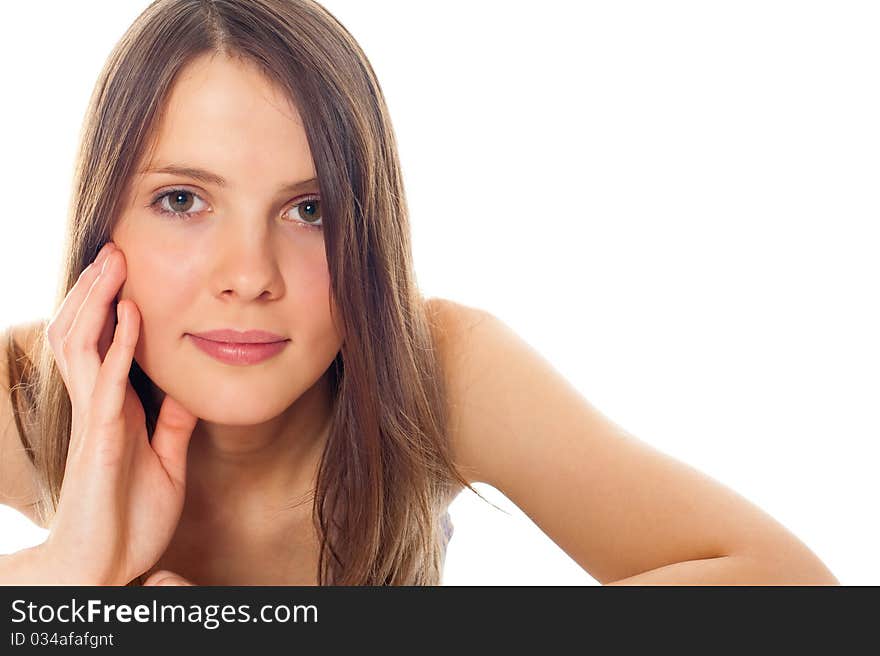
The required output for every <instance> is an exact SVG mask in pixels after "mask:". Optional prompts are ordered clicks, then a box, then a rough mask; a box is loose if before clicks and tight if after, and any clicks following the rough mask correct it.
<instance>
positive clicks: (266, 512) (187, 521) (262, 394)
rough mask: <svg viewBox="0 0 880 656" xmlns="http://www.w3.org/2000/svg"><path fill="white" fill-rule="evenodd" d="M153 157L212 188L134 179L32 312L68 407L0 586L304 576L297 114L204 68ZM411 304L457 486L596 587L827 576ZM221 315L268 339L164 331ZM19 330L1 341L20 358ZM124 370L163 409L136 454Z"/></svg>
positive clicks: (461, 329) (302, 232) (501, 354)
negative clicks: (234, 355) (44, 519)
mask: <svg viewBox="0 0 880 656" xmlns="http://www.w3.org/2000/svg"><path fill="white" fill-rule="evenodd" d="M154 145H155V148H154V149H152V151H151V154H152V159H151V160H150V162H144V163H142V165H141V166H139V167H138V169H139V171H147V170H148V169H150V168H152V167H153V165H157V164H167V163H186V164H188V165H191V166H197V167H199V168H202V169H207V170H209V171H213V172H214V173H218V174H220V175H221V176H222V177H223V178H224V179H225V180H224V181H225V183H226V184H225V185H221V184H218V183H217V181H214V182H211V181H209V180H204V179H195V178H193V177H192V176H187V175H182V174H177V173H175V174H169V173H161V174H159V173H147V172H145V173H143V174H142V175H139V176H138V177H137V178H136V179H135V180H134V181H133V183H132V188H131V190H130V197H129V198H128V199H127V203H126V204H125V210H124V212H123V214H122V216H121V217H120V220H119V221H118V222H117V223H116V224H115V226H114V231H113V233H112V235H111V238H112V242H113V245H111V246H110V247H108V249H107V250H105V251H103V252H102V254H101V256H99V257H106V258H108V259H106V260H102V262H99V263H98V264H96V265H93V266H91V267H89V269H87V270H86V271H84V272H83V274H82V276H81V277H80V279H79V280H78V282H77V284H76V286H75V287H74V288H73V289H72V290H71V292H70V294H68V297H67V298H66V299H65V302H64V304H63V305H62V308H60V310H59V313H58V315H57V316H56V317H55V318H54V319H53V321H52V322H51V324H50V326H49V328H48V331H47V336H48V338H49V340H50V343H51V344H52V348H53V351H54V353H55V357H56V360H57V361H58V363H59V368H61V369H62V371H64V379H65V384H66V385H67V388H68V391H69V393H70V395H71V401H72V404H73V407H74V417H75V426H74V430H73V432H72V434H71V451H70V456H69V458H68V463H67V467H68V469H67V473H66V476H65V482H64V487H63V489H62V501H61V505H60V507H59V510H58V514H57V516H56V518H55V521H54V522H53V524H52V525H51V527H47V528H49V529H50V534H49V539H48V540H47V541H46V542H45V543H44V544H43V545H39V547H37V548H34V549H32V550H28V551H27V553H24V552H22V553H21V555H20V556H19V555H18V554H13V555H11V556H7V557H5V560H4V558H0V581H3V582H9V581H12V580H13V579H14V578H15V577H16V576H17V577H19V579H18V581H19V582H21V580H20V579H21V578H23V577H24V576H25V574H23V573H27V572H33V573H34V574H33V576H32V578H33V579H34V580H36V579H38V578H40V577H42V578H43V579H44V580H48V581H51V582H58V583H115V584H121V583H125V582H127V581H128V580H130V579H131V578H134V577H135V576H137V575H139V574H141V573H144V572H146V573H147V574H148V579H147V582H148V583H149V584H151V585H153V584H155V585H192V584H198V585H236V584H238V585H248V584H275V585H285V584H309V583H312V584H314V583H315V581H314V570H315V562H316V544H317V543H316V536H315V535H314V534H313V533H311V532H310V531H311V529H310V522H309V516H310V512H311V508H310V507H308V505H302V506H300V507H298V508H296V509H293V510H287V509H285V505H286V504H288V503H289V501H290V499H291V498H292V497H296V496H297V495H298V494H299V493H302V492H306V491H307V490H308V487H309V485H310V483H311V481H312V480H313V476H314V474H315V473H316V467H317V460H318V456H319V455H320V453H321V448H322V445H323V440H324V439H325V438H326V429H327V423H326V419H327V416H328V414H327V413H328V408H329V399H328V397H327V394H326V388H325V387H324V386H323V384H322V381H323V377H322V373H323V372H324V371H325V370H326V367H327V366H328V365H329V364H330V362H331V361H332V358H333V357H334V356H335V354H336V352H337V351H338V349H339V346H340V345H341V343H342V336H341V335H340V334H339V333H338V331H337V328H336V325H335V323H334V322H333V320H332V312H331V305H330V294H329V274H328V270H327V262H326V259H325V256H324V243H323V238H322V237H321V234H320V232H318V231H312V229H311V228H302V227H301V226H300V225H298V224H297V223H291V221H294V222H295V221H297V218H298V217H297V214H296V210H292V209H291V208H292V207H293V205H292V204H293V203H295V202H298V201H297V199H298V198H300V197H301V194H302V193H306V192H307V191H319V190H318V189H317V188H312V189H300V190H299V191H297V192H296V193H282V192H281V188H282V187H283V186H285V184H286V183H288V182H295V181H305V180H308V179H309V178H310V177H313V175H314V171H315V170H314V163H313V161H312V160H311V153H310V152H309V150H308V144H307V141H306V139H305V134H304V131H303V129H302V126H301V123H300V122H299V119H298V115H297V113H296V109H295V108H294V107H291V106H289V105H288V104H287V101H286V99H285V98H284V96H283V94H282V93H281V92H280V91H278V90H277V89H274V88H273V87H272V85H271V84H270V83H269V82H268V81H266V80H265V79H263V77H262V75H261V74H260V73H259V71H257V70H254V69H252V68H250V67H249V66H247V65H244V64H242V63H241V62H238V61H233V60H227V59H225V58H222V57H217V58H203V59H200V60H198V61H197V62H195V63H194V64H193V65H191V67H190V68H189V69H188V70H187V73H186V74H185V75H182V76H181V78H180V80H179V82H177V83H176V84H175V87H174V89H173V91H172V96H171V100H170V103H169V107H168V111H167V112H166V114H165V117H164V119H163V122H162V124H161V126H160V128H159V131H158V137H157V140H156V143H155V144H154ZM177 188H184V189H186V190H188V191H191V192H192V193H193V194H195V195H196V196H197V197H196V196H192V197H191V198H192V200H193V203H192V204H191V208H192V209H191V211H193V212H194V215H193V216H194V218H193V219H192V220H190V221H187V222H182V221H179V220H174V219H168V218H165V217H159V216H158V215H157V214H155V212H154V209H152V207H151V205H150V202H151V200H152V199H153V198H154V196H155V194H156V193H157V192H159V191H162V190H168V189H177ZM164 204H165V206H166V207H167V206H168V201H167V200H166V201H164ZM103 262H107V263H108V268H107V270H106V271H105V273H104V275H102V276H101V277H98V276H97V272H98V270H99V267H100V266H103ZM117 301H118V308H119V325H118V326H114V324H115V320H114V317H115V311H114V306H115V304H116V302H117ZM425 303H426V309H427V310H428V312H429V313H430V314H431V315H432V316H433V317H434V323H435V325H436V327H437V328H436V334H435V340H436V343H437V346H438V353H439V357H440V358H441V360H442V363H443V368H444V372H445V375H446V379H447V380H446V384H447V389H448V393H449V397H448V404H449V408H450V418H451V427H450V439H451V443H452V450H453V454H454V458H455V461H456V462H457V463H458V465H459V467H460V468H461V471H462V473H463V474H464V475H465V476H466V477H467V478H468V480H469V481H470V482H472V483H473V482H482V483H487V484H490V485H492V486H494V487H495V488H497V489H498V490H500V491H501V492H502V493H504V494H505V495H506V496H507V497H508V498H509V499H511V500H512V501H513V502H514V503H516V504H517V505H518V506H519V507H520V508H521V509H522V510H523V511H524V512H525V513H526V514H527V515H528V516H529V517H530V518H531V519H532V520H533V521H534V522H535V523H536V524H537V525H538V526H539V527H540V528H541V529H542V530H543V531H544V532H545V533H546V534H547V535H548V536H549V537H550V538H551V539H553V541H554V542H555V543H556V544H558V545H559V546H560V548H562V549H563V550H565V551H566V552H567V553H568V554H569V555H570V556H571V557H572V558H573V559H574V560H575V561H577V562H578V563H579V564H580V565H581V566H582V567H583V568H584V569H585V570H586V571H587V572H589V573H590V574H591V575H592V576H593V577H594V578H596V579H597V580H598V581H599V582H601V583H608V584H610V583H620V584H626V583H631V584H639V583H688V584H695V583H750V584H761V583H765V584H799V583H801V584H803V583H808V584H824V583H828V584H833V583H837V580H836V579H835V578H834V576H833V575H832V574H831V572H830V571H828V569H827V568H826V567H825V565H824V564H823V563H822V562H821V561H820V560H819V559H818V558H817V557H816V556H815V555H814V554H813V553H812V552H811V551H810V550H809V549H808V548H807V547H806V546H805V545H804V544H803V543H801V542H800V541H799V540H798V539H797V538H796V537H795V536H794V535H792V534H791V533H790V532H788V531H787V530H786V529H785V528H784V527H783V526H781V525H780V524H779V523H778V522H776V521H775V520H773V519H772V518H771V517H769V516H768V515H767V514H766V513H764V512H763V511H761V510H760V509H759V508H757V507H755V506H754V505H753V504H751V503H750V502H748V501H747V500H746V499H744V498H743V497H741V496H740V495H738V494H736V493H735V492H733V491H731V490H729V489H728V488H726V487H724V486H722V485H721V484H719V483H718V482H716V481H714V480H712V479H711V478H709V477H708V476H705V475H703V474H701V473H700V472H698V471H696V470H694V469H693V468H691V467H689V466H687V465H685V464H683V463H681V462H679V461H677V460H675V459H673V458H671V457H669V456H666V455H664V454H662V453H660V452H658V451H656V450H655V449H653V448H652V447H650V446H649V445H648V444H646V443H644V442H641V441H640V440H638V439H636V438H635V437H633V436H631V435H629V434H627V433H626V432H625V431H623V430H622V429H621V428H620V427H618V426H616V425H615V424H614V423H612V422H610V421H609V420H608V419H606V418H605V417H603V416H602V415H601V414H600V413H599V412H598V411H597V410H596V409H595V408H593V407H592V406H591V405H590V404H589V402H588V401H587V400H586V399H585V398H583V396H582V395H581V394H580V393H578V392H577V390H575V389H574V388H573V387H572V386H571V385H570V384H569V383H568V382H567V381H566V380H565V379H564V378H563V377H562V376H560V374H559V373H558V372H557V371H555V370H554V369H553V368H552V367H551V366H550V364H549V363H548V362H547V361H546V360H545V359H544V358H542V357H541V356H540V355H539V354H538V353H537V352H536V351H535V350H534V349H532V348H531V347H530V346H529V345H528V344H526V343H525V342H524V341H523V340H522V339H521V338H519V337H518V336H517V335H516V334H515V333H514V332H513V331H512V330H511V329H510V328H509V327H508V326H506V325H505V324H504V323H503V322H502V321H501V320H499V319H498V318H496V317H494V316H493V315H491V314H490V313H488V312H486V311H484V310H481V309H477V308H472V307H468V306H465V305H462V304H458V303H455V302H452V301H448V300H444V299H436V298H434V299H428V300H426V301H425ZM35 325H37V326H38V325H39V324H35ZM229 325H233V326H241V327H262V328H268V329H271V330H274V331H276V332H282V333H283V334H285V335H286V336H289V337H290V338H291V339H292V340H293V341H292V344H291V348H289V349H287V350H286V351H285V352H283V355H281V356H279V357H277V358H274V359H273V360H270V361H267V362H266V363H261V364H260V365H258V366H255V367H248V368H230V367H228V366H226V365H222V364H219V363H217V362H216V361H214V360H212V359H210V358H207V357H206V356H205V355H204V354H202V353H201V352H199V351H197V350H196V349H194V348H193V347H192V346H191V344H189V343H188V342H187V340H186V338H185V337H184V333H186V332H190V331H195V330H204V329H209V328H215V327H224V326H229ZM34 330H35V329H34V326H33V325H31V326H28V327H20V329H17V330H16V333H17V334H20V336H21V338H22V339H21V340H20V341H21V343H22V344H23V345H24V344H26V343H28V342H30V341H31V340H32V339H33V338H34ZM2 355H4V354H2V353H0V356H2ZM132 360H136V361H137V362H138V364H139V365H140V366H141V367H142V368H143V369H144V371H146V373H147V374H148V375H149V376H150V378H151V379H152V380H153V381H154V382H155V383H156V384H157V386H158V389H157V393H159V394H160V398H162V399H163V405H162V412H161V414H160V424H159V428H158V429H157V434H156V437H154V441H153V444H152V445H150V443H149V442H148V441H147V440H146V433H145V429H144V426H143V409H142V408H141V407H140V404H139V401H138V400H137V397H136V395H134V393H133V390H132V389H131V388H130V385H129V383H128V371H129V367H130V365H131V362H132ZM7 408H8V402H4V403H2V404H0V412H8V410H7ZM0 431H2V432H0V449H2V450H0V467H2V471H0V502H2V503H4V504H7V505H11V506H13V507H16V508H18V509H19V510H21V511H22V512H25V513H26V514H30V512H31V510H32V509H31V507H30V505H29V504H30V503H31V502H32V501H33V499H34V498H35V496H34V492H35V488H34V484H35V483H34V481H35V473H34V472H33V471H32V468H30V465H29V463H28V462H27V458H26V456H25V454H24V453H23V450H22V448H21V445H20V442H19V438H18V436H17V434H16V432H15V425H14V423H13V422H12V421H11V417H7V416H3V417H0ZM30 516H31V517H33V515H30ZM28 568H31V569H28Z"/></svg>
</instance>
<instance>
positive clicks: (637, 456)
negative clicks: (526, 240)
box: [430, 299, 838, 584]
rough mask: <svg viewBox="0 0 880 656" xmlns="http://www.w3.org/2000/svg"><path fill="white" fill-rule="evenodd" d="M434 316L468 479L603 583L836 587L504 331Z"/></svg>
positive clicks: (448, 313) (462, 309)
mask: <svg viewBox="0 0 880 656" xmlns="http://www.w3.org/2000/svg"><path fill="white" fill-rule="evenodd" d="M430 304H431V308H432V312H434V313H436V316H437V318H438V319H439V320H438V321H437V323H438V325H439V326H441V330H440V331H439V334H438V345H439V349H440V354H441V357H442V362H443V365H444V367H445V370H446V379H447V384H448V390H449V405H450V419H451V425H450V439H451V441H452V448H453V452H454V454H455V459H456V462H457V463H458V464H459V465H460V467H461V469H462V473H463V474H464V475H466V476H469V477H470V481H471V482H484V483H488V484H490V485H492V486H493V487H495V488H497V489H498V490H499V491H501V492H502V493H503V494H504V495H505V496H507V497H508V498H509V499H510V500H511V501H513V502H514V503H515V504H517V506H519V507H520V508H521V509H522V510H523V512H525V513H526V514H527V515H528V516H529V517H530V518H531V519H532V520H533V521H534V522H535V523H536V524H537V525H538V526H539V527H540V528H541V529H542V530H543V531H544V532H545V533H546V534H547V535H548V536H549V537H550V538H551V539H553V540H554V541H555V542H556V544H557V545H559V547H560V548H561V549H563V550H564V551H565V552H566V553H568V554H569V555H570V556H571V557H572V558H573V559H574V560H575V561H576V562H578V563H579V564H580V565H581V567H583V568H584V569H585V570H586V571H587V572H589V573H590V575H591V576H593V577H594V578H595V579H596V580H598V581H599V582H600V583H609V582H616V583H632V584H642V583H644V584H647V583H683V584H696V583H719V584H727V583H746V584H763V583H766V584H804V583H808V584H826V583H827V584H836V583H838V582H837V580H836V579H835V578H834V576H833V575H832V574H831V572H830V571H829V570H828V568H827V567H825V565H824V564H823V563H822V562H821V561H820V560H819V559H818V558H817V557H816V556H815V555H814V554H813V553H812V552H811V551H810V550H809V549H808V548H807V547H806V545H804V544H803V543H802V542H801V541H800V540H798V538H796V537H795V536H794V535H792V534H791V533H790V532H789V531H788V530H787V529H785V527H783V526H782V525H781V524H779V523H778V522H777V521H776V520H774V519H773V518H772V517H770V516H769V515H767V514H766V513H765V512H763V511H762V510H761V509H759V508H758V507H756V506H755V505H753V504H752V503H750V502H749V501H747V500H746V499H745V498H743V497H742V496H740V495H739V494H737V493H736V492H734V491H732V490H730V489H729V488H727V487H725V486H723V485H721V484H720V483H719V482H717V481H715V480H713V479H712V478H710V477H709V476H706V475H705V474H702V473H701V472H699V471H697V470H696V469H694V468H692V467H690V466H688V465H686V464H684V463H682V462H679V461H677V460H675V459H674V458H671V457H669V456H667V455H665V454H663V453H661V452H660V451H658V450H656V449H654V448H652V447H651V446H649V445H648V444H646V443H644V442H642V441H640V440H638V439H637V438H635V437H634V436H632V435H630V434H628V433H627V432H625V431H624V430H623V429H621V428H620V427H619V426H617V425H615V424H614V423H613V422H611V421H609V420H608V419H607V418H605V417H604V416H603V415H602V414H601V413H600V412H599V411H597V410H596V409H595V408H593V407H592V406H591V405H590V404H589V403H588V402H587V401H586V399H584V398H583V397H582V396H581V395H580V394H579V393H578V391H577V390H575V389H574V388H573V387H572V386H571V385H570V384H569V383H568V382H567V381H566V380H565V379H564V378H563V377H562V376H561V375H560V374H559V373H558V372H557V371H556V370H555V369H553V368H552V367H551V366H550V364H549V363H548V362H547V361H546V360H545V359H544V358H542V357H541V356H540V355H539V354H538V353H537V352H536V351H535V350H534V349H532V348H531V347H530V346H529V345H528V344H527V343H525V342H524V341H523V340H522V339H520V338H519V337H518V336H517V335H516V334H515V333H514V332H513V331H512V330H511V329H510V328H508V327H507V326H506V325H505V324H504V323H503V322H501V321H500V320H499V319H497V318H495V317H494V316H492V315H491V314H489V313H488V312H485V311H483V310H480V309H476V308H471V307H468V306H464V305H460V304H457V303H453V302H451V301H446V300H442V299H432V300H431V302H430Z"/></svg>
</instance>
